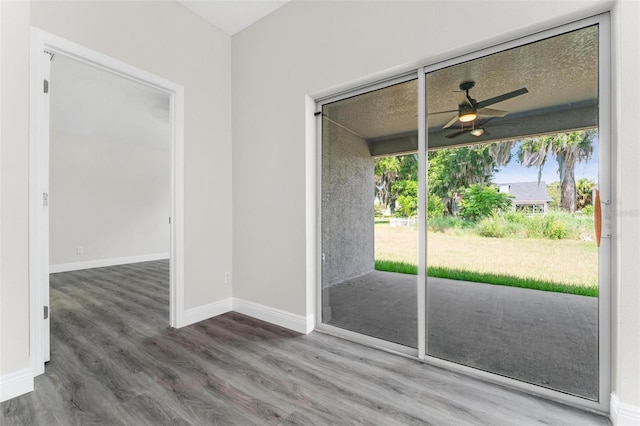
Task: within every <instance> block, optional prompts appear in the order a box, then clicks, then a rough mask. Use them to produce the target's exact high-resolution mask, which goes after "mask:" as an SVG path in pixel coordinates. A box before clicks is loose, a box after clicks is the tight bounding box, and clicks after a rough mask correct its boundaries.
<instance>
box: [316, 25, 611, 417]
mask: <svg viewBox="0 0 640 426" xmlns="http://www.w3.org/2000/svg"><path fill="white" fill-rule="evenodd" d="M607 37H608V20H607V17H596V18H592V19H589V20H585V21H582V22H580V23H574V24H571V25H569V26H566V27H564V28H561V29H555V30H550V31H548V32H546V33H541V34H537V35H535V36H531V37H528V38H526V39H523V40H518V41H513V42H510V43H507V44H505V45H502V46H497V47H494V48H490V49H487V50H486V51H483V52H476V53H473V54H469V55H467V56H465V57H460V58H456V59H452V60H450V61H446V62H442V63H438V64H433V65H429V66H426V67H424V68H420V69H418V70H417V71H416V73H412V74H408V75H406V76H404V77H398V78H396V79H394V80H389V81H387V82H381V83H377V84H375V85H373V86H371V87H369V88H360V89H358V90H355V91H353V92H351V93H346V94H340V95H336V96H334V97H331V98H326V99H323V100H321V101H319V102H318V111H317V115H318V126H319V129H320V132H319V133H320V138H319V151H318V154H319V158H320V167H319V177H320V182H319V197H318V205H319V207H320V220H319V251H318V252H319V259H318V264H319V271H320V274H319V282H320V283H319V286H320V288H319V290H318V295H319V304H318V307H319V311H320V313H321V315H320V317H321V319H320V320H319V324H318V328H319V329H322V330H327V331H330V332H332V333H335V334H339V335H342V336H344V337H347V338H350V339H354V340H356V341H360V342H362V343H365V344H370V345H372V346H376V347H381V348H385V349H390V350H394V351H398V352H402V353H405V354H409V355H414V356H416V357H417V358H419V359H424V360H425V361H427V362H432V363H436V364H438V365H444V366H448V367H450V368H458V369H462V370H464V371H467V372H469V371H478V370H479V371H482V372H487V373H491V374H492V376H491V377H494V378H496V380H498V381H503V382H504V383H506V384H509V385H513V386H516V387H521V388H523V389H525V390H528V391H533V392H539V393H540V394H545V395H549V394H550V391H554V392H551V394H553V395H556V396H558V398H560V399H569V400H571V401H572V402H574V403H577V404H581V405H585V406H590V407H599V408H602V407H603V406H604V404H606V395H607V394H608V389H607V387H608V374H607V371H608V368H609V366H608V363H609V361H608V360H609V355H608V350H609V343H608V339H609V335H608V331H607V330H608V326H609V323H608V312H609V303H610V301H609V290H608V288H609V269H610V265H609V263H610V261H609V253H610V239H609V237H610V227H611V224H610V211H609V210H608V209H609V206H610V203H611V200H610V187H609V180H610V178H609V176H610V170H609V161H610V160H609V159H610V146H609V127H608V126H609V118H608V117H609V115H608V110H609V104H608V98H607V94H608V85H609V82H608V78H609V77H608V71H607V67H608V56H607V55H608V53H607V48H606V46H607V45H608V41H607V40H608V39H607ZM470 368H471V369H473V370H470ZM479 374H484V373H479Z"/></svg>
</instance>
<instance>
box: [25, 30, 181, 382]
mask: <svg viewBox="0 0 640 426" xmlns="http://www.w3.org/2000/svg"><path fill="white" fill-rule="evenodd" d="M44 51H48V52H51V53H54V54H61V55H65V56H68V57H71V58H73V59H76V60H78V61H81V62H84V63H87V64H90V65H92V66H95V67H98V68H101V69H103V70H105V71H108V72H111V73H113V74H116V75H119V76H121V77H124V78H128V79H130V80H133V81H136V82H139V83H142V84H144V85H147V86H150V87H153V88H156V89H158V90H161V91H163V92H165V93H167V94H168V95H169V97H170V101H169V102H170V117H171V118H170V122H171V227H170V229H171V231H170V234H171V235H170V242H171V243H170V244H171V247H170V271H171V273H170V278H169V282H170V284H169V285H170V320H169V322H170V325H171V326H172V327H181V326H183V325H184V87H183V86H181V85H179V84H176V83H174V82H172V81H169V80H166V79H163V78H161V77H158V76H156V75H154V74H151V73H149V72H147V71H144V70H141V69H139V68H136V67H134V66H132V65H129V64H126V63H124V62H121V61H118V60H116V59H114V58H111V57H109V56H106V55H103V54H101V53H99V52H96V51H94V50H91V49H88V48H86V47H83V46H81V45H79V44H76V43H74V42H71V41H69V40H66V39H64V38H61V37H58V36H56V35H54V34H51V33H47V32H45V31H42V30H40V29H38V28H35V27H32V28H31V46H30V77H29V78H30V81H29V89H30V99H29V299H30V300H29V306H30V313H29V344H30V364H31V369H32V371H33V375H34V376H37V375H39V374H42V373H44V363H45V362H46V361H47V360H48V357H49V344H48V342H49V328H48V327H49V321H48V320H44V312H43V310H44V307H45V306H47V307H48V306H49V210H48V207H47V206H46V205H45V204H46V203H44V202H43V194H48V193H49V101H48V98H47V97H48V96H49V95H48V94H44V90H43V85H44V80H45V79H46V80H47V81H48V80H49V68H50V64H49V58H48V55H44V54H43V52H44Z"/></svg>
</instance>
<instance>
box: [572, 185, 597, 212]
mask: <svg viewBox="0 0 640 426" xmlns="http://www.w3.org/2000/svg"><path fill="white" fill-rule="evenodd" d="M594 185H595V184H594V183H593V181H592V180H589V179H587V178H582V179H578V182H576V202H577V203H578V205H577V207H578V208H579V209H583V208H585V207H586V206H588V205H591V204H593V200H592V199H591V198H592V193H593V187H594Z"/></svg>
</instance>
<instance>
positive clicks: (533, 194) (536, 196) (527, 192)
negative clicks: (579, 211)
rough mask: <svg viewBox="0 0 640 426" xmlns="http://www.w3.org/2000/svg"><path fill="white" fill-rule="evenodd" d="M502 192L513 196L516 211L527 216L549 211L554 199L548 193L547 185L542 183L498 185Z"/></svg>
mask: <svg viewBox="0 0 640 426" xmlns="http://www.w3.org/2000/svg"><path fill="white" fill-rule="evenodd" d="M495 186H496V187H498V190H499V191H500V192H503V193H506V194H510V195H513V197H514V199H513V208H514V210H515V211H519V212H524V213H527V214H544V213H546V212H547V211H548V210H549V202H550V201H552V198H551V197H550V196H549V192H547V184H546V183H545V182H544V181H540V182H515V183H496V184H495Z"/></svg>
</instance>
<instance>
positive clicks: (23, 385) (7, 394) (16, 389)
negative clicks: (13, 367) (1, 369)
mask: <svg viewBox="0 0 640 426" xmlns="http://www.w3.org/2000/svg"><path fill="white" fill-rule="evenodd" d="M31 391H33V371H31V368H24V369H22V370H18V371H16V372H13V373H9V374H5V375H4V376H0V402H4V401H8V400H10V399H12V398H15V397H17V396H20V395H24V394H25V393H29V392H31Z"/></svg>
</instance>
